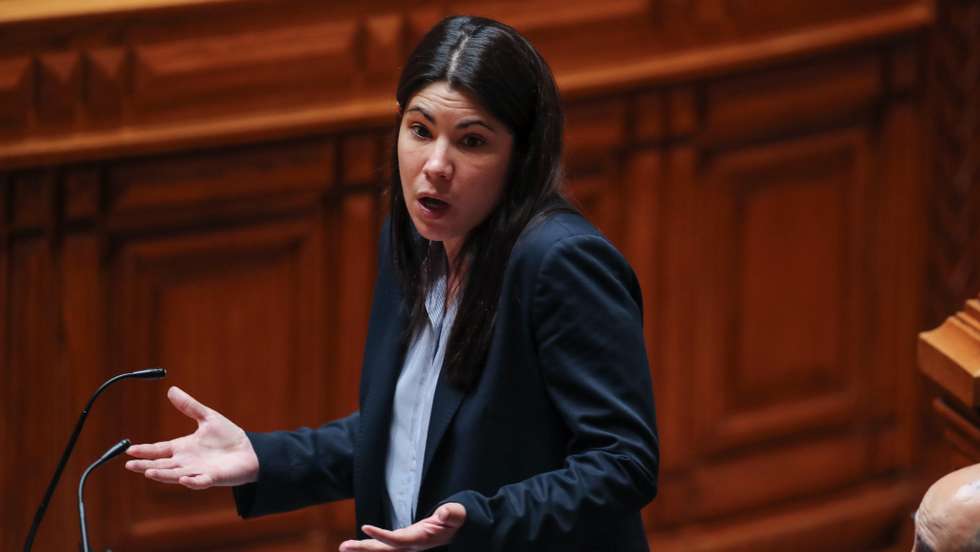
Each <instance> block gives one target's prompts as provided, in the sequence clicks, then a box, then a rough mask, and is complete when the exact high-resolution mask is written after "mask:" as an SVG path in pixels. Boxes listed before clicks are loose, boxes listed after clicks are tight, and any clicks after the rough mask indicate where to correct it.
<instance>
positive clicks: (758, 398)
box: [0, 0, 980, 552]
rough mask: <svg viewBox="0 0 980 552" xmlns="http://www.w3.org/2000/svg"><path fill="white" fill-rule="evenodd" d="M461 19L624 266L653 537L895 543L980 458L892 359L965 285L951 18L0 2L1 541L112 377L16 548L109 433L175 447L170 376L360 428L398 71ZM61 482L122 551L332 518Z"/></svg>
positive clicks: (70, 505) (261, 1)
mask: <svg viewBox="0 0 980 552" xmlns="http://www.w3.org/2000/svg"><path fill="white" fill-rule="evenodd" d="M458 13H466V14H478V15H486V16H489V17H493V18H496V19H500V20H502V21H504V22H506V23H509V24H511V25H513V26H515V27H516V28H517V29H519V30H520V31H522V32H523V33H525V34H526V35H527V36H528V37H529V38H530V39H531V40H532V42H534V44H535V45H536V46H537V47H538V48H539V49H540V50H541V51H542V53H543V54H544V55H545V57H546V59H547V60H548V61H549V63H550V64H551V66H552V68H553V70H554V72H555V74H556V76H557V79H558V82H559V85H560V87H561V91H562V94H563V100H564V102H565V106H566V113H567V136H566V144H567V153H566V164H567V172H568V186H569V190H570V192H571V193H572V195H573V196H574V198H575V199H576V201H577V202H578V204H579V205H580V206H581V207H582V209H583V210H584V211H585V212H586V214H587V215H588V216H589V217H590V219H591V220H592V221H594V222H595V223H596V224H597V225H598V226H599V227H600V229H601V230H602V231H603V232H605V233H606V234H607V235H608V236H609V237H610V238H611V239H612V241H613V242H614V243H615V244H616V245H617V246H618V247H619V248H620V249H621V250H622V251H623V252H624V253H625V254H626V256H627V257H628V258H629V260H630V262H631V263H632V265H633V266H634V268H635V269H636V271H637V274H638V276H639V278H640V281H641V285H642V288H643V293H644V307H645V331H646V337H647V346H648V352H649V358H650V364H651V370H652V372H653V378H654V387H655V395H656V399H657V414H658V421H659V424H660V429H661V436H662V454H663V458H662V460H663V462H662V468H661V469H662V471H661V493H660V495H659V496H658V497H657V499H656V500H655V501H654V502H653V503H652V505H650V506H649V507H648V508H647V509H646V510H645V511H644V515H645V520H646V524H647V528H648V534H649V538H650V542H651V545H652V547H653V549H655V550H659V551H690V550H694V551H718V552H721V551H725V552H729V551H743V550H744V551H749V550H751V551H759V550H793V551H807V550H814V551H816V550H824V549H828V548H830V549H834V550H839V551H845V550H853V551H868V550H874V551H904V550H909V549H910V548H911V540H912V526H911V520H910V515H911V513H912V512H913V511H914V509H915V507H916V504H917V503H918V500H919V498H920V497H921V495H922V492H923V491H924V490H925V488H926V486H927V485H928V483H930V482H931V481H932V480H934V479H935V478H936V477H938V475H939V474H941V473H944V472H946V471H948V470H950V469H952V468H953V467H956V466H959V465H963V464H966V463H970V462H976V461H978V460H980V453H978V452H977V451H978V450H980V430H978V429H977V427H978V426H977V425H971V424H975V422H973V421H971V420H973V419H974V418H971V416H974V415H975V414H976V411H975V410H971V408H970V405H969V404H966V405H965V407H964V404H961V403H962V401H960V402H959V403H958V402H957V401H955V400H952V399H949V398H948V397H946V396H945V395H944V391H943V389H942V388H941V387H939V386H937V385H935V384H933V383H931V380H930V379H928V378H925V377H923V375H922V374H921V372H920V368H919V365H918V364H917V360H916V347H917V340H918V337H917V336H918V333H919V332H921V331H923V330H927V329H930V328H933V327H935V326H937V325H939V324H941V323H942V322H943V320H944V319H946V317H947V316H949V315H951V314H953V313H955V312H956V311H958V310H960V309H963V308H964V302H965V301H966V300H967V299H969V298H971V297H973V298H976V297H977V293H978V292H980V270H978V262H980V191H978V190H980V1H977V0H937V1H927V0H861V1H857V0H823V1H821V2H809V1H801V0H796V1H788V0H607V1H604V2H596V1H594V0H539V1H530V2H525V1H509V0H487V1H478V2H477V1H474V2H449V1H445V0H412V1H406V0H397V1H396V0H378V1H371V2H345V1H341V0H315V1H314V0H289V1H284V0H276V1H271V0H88V1H68V0H64V1H56V0H0V403H2V409H3V410H2V412H3V420H2V423H0V432H2V433H0V451H2V452H0V495H2V497H0V508H2V511H0V523H2V533H0V549H3V550H16V549H20V547H21V546H22V544H23V540H24V537H25V535H26V533H27V529H28V527H29V526H30V522H31V519H32V516H33V514H34V510H35V508H36V507H37V504H38V502H39V501H40V499H41V496H42V493H43V490H44V488H45V486H46V484H47V482H48V480H49V478H50V476H51V473H52V472H53V470H54V467H55V465H56V463H57V458H58V455H59V454H60V453H61V450H62V448H63V447H64V445H65V443H66V441H67V439H68V435H69V433H70V431H71V428H72V426H73V424H74V423H75V420H76V418H77V416H78V414H79V412H80V411H81V409H82V408H83V406H84V404H85V402H86V401H87V400H88V398H89V396H90V394H91V393H92V392H93V391H94V390H95V389H96V387H98V385H99V384H100V383H102V381H104V380H105V379H106V378H108V377H109V376H111V375H113V374H116V373H119V372H124V371H130V370H137V369H141V368H146V367H151V366H163V367H165V368H167V369H168V370H169V374H170V375H169V377H168V378H167V379H166V380H163V381H128V382H123V383H120V384H118V385H116V386H115V387H113V388H112V389H110V390H109V391H108V392H106V394H105V395H104V396H103V397H102V398H101V399H100V401H99V402H98V403H97V404H96V405H95V407H94V409H93V410H92V414H91V416H90V417H89V421H88V425H87V426H86V429H85V431H84V433H83V434H82V436H81V439H80V440H79V444H78V448H77V449H76V451H75V454H74V457H73V458H72V461H71V462H70V464H69V465H68V468H67V470H66V472H65V476H64V477H63V479H62V483H61V486H60V488H59V489H58V491H57V493H56V494H55V495H54V499H53V501H52V503H51V507H50V511H49V513H48V515H47V518H46V520H45V522H44V524H43V525H42V526H41V531H40V534H39V536H38V540H37V542H36V544H35V547H34V549H35V550H39V551H40V550H44V551H48V550H59V551H60V550H70V549H73V548H74V547H75V546H76V545H77V543H78V540H79V539H78V521H77V514H76V509H75V488H76V485H77V482H78V478H79V476H80V474H81V472H82V470H83V469H84V468H85V466H87V465H88V464H89V463H90V462H92V461H94V460H95V459H96V458H97V457H98V456H99V455H100V454H101V453H102V452H103V451H104V450H105V449H106V448H108V447H109V446H110V445H111V444H112V443H114V442H116V441H118V440H119V439H120V438H122V437H129V438H131V439H133V440H134V441H138V442H147V441H156V440H161V439H165V438H171V437H174V436H177V435H182V434H184V433H187V432H190V431H191V430H193V428H194V426H193V423H192V422H190V421H189V420H187V419H184V418H183V417H181V416H180V415H179V414H177V413H176V412H175V411H173V409H172V408H171V407H170V405H169V403H168V402H167V401H166V398H165V392H166V389H167V386H169V385H172V384H175V385H180V386H181V387H183V388H184V389H186V390H188V391H189V392H190V393H191V394H193V395H195V396H196V397H198V398H199V399H200V400H201V401H203V402H204V403H206V404H208V405H210V406H212V407H214V408H215V409H217V410H219V411H220V412H222V413H224V414H225V415H227V416H228V417H229V418H230V419H232V420H234V421H236V422H237V423H239V424H241V425H242V426H244V427H246V428H248V429H251V430H271V429H276V428H290V427H296V426H299V425H318V424H320V423H322V422H324V421H326V420H329V419H332V418H334V417H338V416H341V415H344V414H346V413H348V412H350V411H352V410H353V409H355V408H356V402H357V392H356V389H357V383H358V375H359V373H360V357H361V353H362V347H363V343H364V338H365V335H366V331H367V318H368V308H369V303H370V299H371V297H370V294H371V288H372V284H373V278H374V271H375V253H374V246H375V243H376V240H377V234H378V229H379V227H380V224H381V221H382V220H383V217H384V202H383V201H382V197H381V189H382V186H383V185H384V182H385V179H386V173H387V171H388V167H387V165H388V163H389V161H390V147H391V136H392V134H391V132H392V127H393V123H394V121H395V101H394V85H395V80H396V78H397V75H398V72H399V69H400V66H401V64H402V63H403V61H404V59H405V58H406V56H407V54H408V52H409V50H410V48H411V47H412V45H414V43H415V42H416V41H417V40H418V38H419V37H420V36H421V35H422V34H423V33H424V32H425V31H426V30H427V29H428V28H430V27H431V26H432V25H433V24H434V23H436V22H437V21H438V20H439V19H441V18H442V17H444V16H446V15H449V14H458ZM978 318H980V316H978ZM978 327H980V326H978ZM944 397H945V398H944ZM967 402H969V401H967ZM957 424H958V425H957ZM955 427H958V428H960V430H961V431H960V433H959V434H956V433H955V431H953V430H951V429H949V428H955ZM964 428H965V429H964ZM971 428H972V431H974V433H970V431H971ZM956 435H960V437H959V438H957V437H956ZM963 435H965V436H966V437H963ZM971 435H972V437H970V436H971ZM971 438H972V439H973V440H974V441H973V443H974V444H975V445H976V448H971V446H970V439H971ZM516 453H518V452H515V454H516ZM86 496H87V502H86V503H87V507H88V511H89V514H88V515H89V527H90V535H91V537H92V543H93V545H94V547H95V548H96V549H99V550H103V549H105V548H107V547H111V548H112V550H115V551H117V552H121V551H132V550H140V551H144V550H183V551H219V550H229V551H230V550H245V551H250V552H259V551H263V552H266V551H269V552H271V551H282V552H285V551H313V550H336V546H337V545H338V544H339V542H341V541H342V540H344V539H345V538H347V537H349V536H350V535H351V534H352V530H353V525H354V519H353V513H352V512H353V510H352V505H351V504H350V503H340V504H334V505H327V506H323V507H318V508H312V509H308V510H304V511H300V512H295V513H291V514H286V515H279V516H272V517H269V518H265V519H258V520H254V521H249V522H243V521H241V520H239V519H238V518H237V516H236V515H235V512H234V509H233V505H232V501H231V493H230V492H229V491H228V490H227V489H218V490H210V491H205V492H191V491H188V490H185V489H182V488H177V487H172V486H164V485H159V484H155V483H151V482H147V481H145V480H144V479H143V478H142V477H140V476H138V475H135V474H131V473H129V472H126V471H125V470H123V468H122V462H121V461H120V460H114V461H113V463H112V464H109V465H106V466H104V467H102V468H101V469H100V470H98V471H97V472H95V473H94V475H93V476H92V477H91V478H90V480H89V483H88V485H87V492H86Z"/></svg>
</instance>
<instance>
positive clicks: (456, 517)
mask: <svg viewBox="0 0 980 552" xmlns="http://www.w3.org/2000/svg"><path fill="white" fill-rule="evenodd" d="M436 519H438V520H439V523H442V524H444V525H447V526H449V527H459V526H460V525H463V522H465V521H466V508H465V507H463V505H462V504H459V503H458V502H449V503H446V504H443V505H442V506H440V507H439V509H438V510H436Z"/></svg>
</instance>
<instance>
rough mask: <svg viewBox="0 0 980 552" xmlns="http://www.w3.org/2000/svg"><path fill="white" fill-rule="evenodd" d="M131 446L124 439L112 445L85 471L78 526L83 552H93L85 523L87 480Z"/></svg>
mask: <svg viewBox="0 0 980 552" xmlns="http://www.w3.org/2000/svg"><path fill="white" fill-rule="evenodd" d="M129 445H130V442H129V439H123V440H122V441H119V442H118V443H116V444H115V445H112V447H111V448H110V449H109V450H107V451H105V454H103V455H102V456H101V457H100V458H99V459H98V460H96V461H95V462H93V463H92V465H91V466H89V467H88V468H86V469H85V471H84V472H83V473H82V478H81V479H80V480H79V482H78V525H79V527H81V531H82V552H91V551H90V545H89V543H88V523H86V521H85V480H86V479H88V474H90V473H92V470H94V469H95V468H97V467H99V466H101V465H102V464H105V463H106V462H108V461H109V460H110V459H112V458H115V457H116V456H119V455H120V454H122V453H123V451H125V450H126V449H127V448H129Z"/></svg>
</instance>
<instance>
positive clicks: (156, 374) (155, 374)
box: [24, 368, 167, 552]
mask: <svg viewBox="0 0 980 552" xmlns="http://www.w3.org/2000/svg"><path fill="white" fill-rule="evenodd" d="M166 375H167V371H166V370H165V369H163V368H150V369H147V370H138V371H136V372H126V373H125V374H119V375H117V376H113V377H111V378H109V380H108V381H106V382H105V383H103V384H102V386H101V387H99V389H98V390H97V391H96V392H95V394H94V395H92V398H91V399H89V401H88V404H86V405H85V409H84V410H82V415H81V416H79V417H78V422H77V423H75V430H74V431H72V432H71V437H69V438H68V444H67V445H66V446H65V451H64V452H62V453H61V460H59V461H58V467H57V468H55V470H54V476H53V477H52V478H51V482H50V483H48V488H47V490H45V491H44V498H42V499H41V505H40V506H38V508H37V512H35V514H34V521H33V523H31V530H30V531H29V532H28V533H27V540H26V541H25V542H24V552H30V549H31V547H32V546H33V545H34V537H35V536H37V530H38V528H40V527H41V520H42V519H44V513H45V512H46V511H47V510H48V503H49V502H50V501H51V496H52V495H53V494H54V489H55V487H57V486H58V481H59V480H60V479H61V472H63V471H64V470H65V465H66V464H67V463H68V458H69V457H71V452H72V450H73V449H74V448H75V441H77V440H78V435H79V434H80V433H81V432H82V426H84V425H85V418H87V417H88V411H89V409H91V408H92V403H94V402H95V399H97V398H98V397H99V395H101V394H102V392H103V391H105V389H106V388H107V387H109V386H110V385H112V384H113V383H116V382H117V381H119V380H121V379H126V378H143V379H159V378H162V377H165V376H166Z"/></svg>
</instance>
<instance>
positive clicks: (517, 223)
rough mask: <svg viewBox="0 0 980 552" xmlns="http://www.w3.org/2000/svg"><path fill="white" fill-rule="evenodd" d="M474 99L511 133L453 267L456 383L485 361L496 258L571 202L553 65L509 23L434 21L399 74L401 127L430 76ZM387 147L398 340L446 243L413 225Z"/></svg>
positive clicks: (414, 319)
mask: <svg viewBox="0 0 980 552" xmlns="http://www.w3.org/2000/svg"><path fill="white" fill-rule="evenodd" d="M439 81H445V82H447V83H448V84H449V86H450V87H451V88H453V89H455V90H457V91H459V92H461V93H464V94H466V95H467V96H469V97H470V98H472V99H473V100H475V101H477V102H478V103H479V104H480V106H481V107H482V108H484V109H486V110H487V111H488V112H489V113H491V114H492V115H493V116H494V117H495V118H497V119H498V120H499V121H501V122H503V123H504V124H505V125H506V126H507V127H508V130H509V131H510V132H511V133H512V135H513V150H512V152H511V156H510V167H509V168H508V172H507V182H506V183H505V185H504V190H503V192H502V195H501V198H500V202H499V204H498V205H497V206H496V207H495V208H494V209H493V210H492V211H491V213H490V214H489V215H488V216H487V218H486V219H485V220H484V221H483V222H481V223H480V224H478V225H477V226H476V227H475V228H473V230H471V231H470V233H469V234H468V235H467V236H466V239H465V240H464V243H463V245H462V247H461V248H460V252H459V254H458V255H457V258H456V263H457V266H454V267H453V269H454V270H455V269H457V268H460V267H462V266H464V263H466V267H467V270H466V273H465V278H464V280H463V281H462V282H461V283H460V286H459V290H458V294H459V295H458V298H459V307H458V310H457V316H456V322H455V323H454V324H453V328H452V332H451V334H450V338H449V344H448V348H447V350H446V355H445V361H444V364H443V370H445V372H446V376H447V378H448V381H449V382H450V383H451V384H453V385H455V386H456V387H458V388H461V389H464V390H467V389H470V388H472V386H473V385H474V384H475V383H476V380H477V378H478V377H479V375H480V373H481V372H482V370H483V365H484V363H485V361H486V355H487V351H488V349H489V347H490V339H491V336H492V335H493V326H494V318H495V316H496V313H497V302H498V300H499V297H500V288H501V285H502V278H503V273H504V268H505V266H506V264H507V260H508V258H509V257H510V252H511V249H513V247H514V243H515V242H516V241H517V238H518V237H519V236H520V234H521V232H522V231H523V230H524V228H525V227H527V226H528V225H529V224H530V223H531V222H532V220H534V219H535V218H536V217H539V218H540V217H543V216H544V215H545V214H547V213H550V212H553V211H556V210H566V209H567V210H574V209H573V208H572V207H571V206H570V205H569V203H568V202H567V201H565V199H564V197H563V196H562V193H561V191H560V185H561V152H562V127H563V123H564V121H563V116H562V111H561V104H560V99H559V96H558V87H557V86H556V85H555V81H554V78H553V77H552V74H551V70H550V69H549V68H548V65H547V63H545V61H544V59H542V58H541V55H540V54H538V52H537V51H536V50H535V49H534V47H533V46H531V44H530V42H528V40H527V39H526V38H524V37H523V36H521V34H520V33H518V32H517V31H516V30H514V29H513V28H511V27H509V26H507V25H504V24H503V23H500V22H497V21H493V20H491V19H485V18H482V17H467V16H458V17H449V18H446V19H444V20H442V21H441V22H440V23H438V24H437V25H436V26H435V27H433V28H432V29H431V30H430V31H429V32H428V33H426V35H425V36H424V37H423V38H422V40H421V42H420V43H419V44H418V46H416V47H415V50H414V51H413V52H412V53H411V55H410V56H409V58H408V61H407V62H406V64H405V67H404V69H403V70H402V73H401V78H400V79H399V81H398V90H397V92H396V97H397V99H398V105H399V113H398V120H399V125H398V126H399V127H400V121H401V118H402V116H403V114H404V110H405V108H406V107H408V103H409V101H410V100H411V99H412V97H413V96H414V95H415V94H416V93H417V92H419V91H420V90H421V89H423V88H425V87H426V86H428V85H429V84H431V83H434V82H439ZM397 129H398V127H396V139H395V140H394V144H395V146H394V148H393V151H392V171H391V187H390V189H389V195H390V199H391V243H392V244H393V247H392V255H393V257H394V259H393V260H394V264H395V267H396V269H397V271H398V274H399V278H400V281H401V284H402V289H403V292H404V294H405V301H406V303H407V305H408V307H409V309H410V314H409V316H410V323H409V326H408V328H407V331H406V334H405V335H404V336H403V340H404V342H403V346H404V345H406V344H407V343H408V341H409V340H410V339H411V337H412V336H414V334H415V332H416V331H417V330H418V329H419V328H420V327H421V326H422V324H423V323H424V322H425V320H426V318H425V317H426V311H425V297H426V295H427V294H428V292H429V290H430V289H431V287H432V285H433V284H434V283H435V280H436V279H437V278H438V277H439V276H440V275H441V274H444V273H445V270H446V269H447V268H448V267H447V266H446V262H447V261H446V257H445V252H444V250H443V248H442V247H432V246H431V244H430V242H429V241H428V240H426V239H424V238H422V237H421V236H420V235H419V234H418V233H417V232H416V230H415V228H414V226H413V224H412V221H411V218H410V217H409V214H408V211H407V209H406V206H405V197H404V195H403V193H402V186H401V178H400V176H399V171H398V146H397V144H398V140H397V132H398V130H397Z"/></svg>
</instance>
